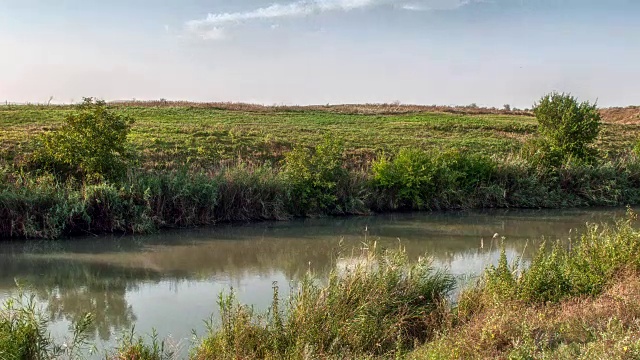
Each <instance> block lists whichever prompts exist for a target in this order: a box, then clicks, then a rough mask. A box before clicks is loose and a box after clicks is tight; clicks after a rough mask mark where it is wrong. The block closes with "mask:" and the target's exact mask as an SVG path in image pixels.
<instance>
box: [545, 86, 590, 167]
mask: <svg viewBox="0 0 640 360" xmlns="http://www.w3.org/2000/svg"><path fill="white" fill-rule="evenodd" d="M533 112H534V114H535V116H536V118H537V119H538V123H539V125H538V132H539V134H540V135H541V137H542V139H543V140H542V142H541V143H539V146H540V147H541V148H542V149H543V151H548V152H551V153H552V154H553V155H552V156H549V157H547V158H546V159H545V161H547V162H548V165H553V166H559V165H560V162H561V161H563V160H566V159H567V158H573V159H576V160H580V161H586V162H591V161H593V160H594V159H595V150H594V149H593V148H591V147H590V145H591V144H592V143H593V142H594V141H595V139H596V137H597V136H598V134H599V132H600V113H599V112H598V109H597V106H596V104H595V103H594V104H590V103H589V102H586V101H585V102H582V103H578V100H577V99H576V98H575V97H573V96H571V95H570V94H564V93H562V94H559V93H555V92H554V93H551V94H548V95H545V96H543V97H542V99H540V101H539V102H538V103H537V104H535V105H534V109H533Z"/></svg>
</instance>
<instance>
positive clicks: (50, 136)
mask: <svg viewBox="0 0 640 360" xmlns="http://www.w3.org/2000/svg"><path fill="white" fill-rule="evenodd" d="M133 123H134V120H133V119H132V118H130V117H128V116H125V115H122V114H119V113H117V112H114V111H111V110H109V109H108V108H107V106H106V103H105V102H104V101H102V100H95V99H93V98H85V99H84V101H83V102H82V104H80V105H79V106H78V107H77V111H76V112H75V113H72V114H69V115H68V116H67V117H66V118H65V122H64V124H63V125H62V127H61V128H60V129H58V130H55V131H53V132H49V133H46V134H44V135H43V136H41V137H40V138H39V139H38V140H37V144H36V151H35V152H34V153H33V155H32V157H31V158H30V159H29V160H28V161H29V164H28V167H29V168H32V169H33V170H34V171H42V170H44V171H47V172H51V173H53V174H55V175H57V176H60V177H62V178H69V177H74V178H77V179H107V180H119V179H121V178H122V177H124V176H125V174H126V172H127V170H128V168H129V166H130V163H131V161H132V159H133V157H134V154H133V152H132V150H131V148H130V145H129V143H128V141H127V136H128V135H129V132H130V131H131V126H132V125H133Z"/></svg>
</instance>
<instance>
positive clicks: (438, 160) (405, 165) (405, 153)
mask: <svg viewBox="0 0 640 360" xmlns="http://www.w3.org/2000/svg"><path fill="white" fill-rule="evenodd" d="M495 169H496V165H495V163H494V162H493V161H492V160H491V159H489V158H488V157H486V156H482V155H476V154H468V153H461V152H458V151H451V152H445V153H441V154H433V153H429V152H425V151H422V150H415V149H402V150H401V151H400V152H399V153H398V154H397V155H396V157H395V158H393V160H389V159H388V158H386V157H383V158H380V159H379V160H377V161H375V162H374V163H373V167H372V171H373V180H372V181H373V184H374V186H375V187H376V188H378V189H381V190H385V191H390V192H392V193H393V197H395V200H394V202H395V203H396V204H395V205H393V206H392V207H398V208H413V209H433V208H443V207H448V206H452V205H453V206H454V207H459V206H462V202H463V201H464V199H465V198H466V197H468V195H469V194H472V193H473V192H474V191H475V190H476V189H477V187H478V186H480V185H481V184H483V183H486V182H488V181H489V180H490V179H491V177H492V176H493V174H494V173H495Z"/></svg>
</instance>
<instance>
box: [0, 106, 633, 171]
mask: <svg viewBox="0 0 640 360" xmlns="http://www.w3.org/2000/svg"><path fill="white" fill-rule="evenodd" d="M116 107H117V109H118V111H120V112H122V113H125V114H128V115H130V116H132V117H133V118H134V119H135V120H136V123H135V125H134V127H133V130H132V133H131V135H130V140H131V141H132V143H133V144H134V145H135V147H136V148H137V149H138V150H139V154H140V156H141V161H142V164H143V166H144V167H146V168H174V167H176V166H182V165H184V164H191V165H195V166H205V167H207V166H212V165H217V164H220V163H221V162H222V163H226V162H229V161H232V162H233V161H242V162H258V163H260V162H265V161H273V160H276V161H278V160H281V159H282V157H283V154H284V153H286V152H288V151H289V150H291V149H292V148H293V147H294V146H313V145H315V144H317V143H319V142H321V141H322V140H323V137H324V136H326V135H329V136H331V137H332V138H336V139H339V140H341V141H342V142H343V143H344V146H345V149H346V152H347V155H348V156H349V157H350V158H351V159H352V164H354V165H355V164H358V163H360V162H362V161H366V160H368V159H370V158H372V157H375V156H377V155H379V154H380V153H382V152H385V153H395V152H396V151H397V150H398V149H399V148H402V147H411V148H420V149H433V148H436V149H467V150H472V151H477V152H481V153H484V154H491V155H493V154H508V153H511V152H514V151H517V150H518V149H519V148H520V147H521V145H522V143H523V141H525V140H526V139H527V138H529V137H531V136H532V135H533V134H534V133H535V131H536V129H537V124H536V120H535V118H533V117H531V116H523V115H502V114H478V115H465V114H452V113H444V112H414V113H403V114H367V115H363V114H349V113H344V112H343V113H336V112H331V111H322V110H318V109H315V108H310V109H305V108H299V109H296V110H278V109H273V108H265V109H261V110H254V111H246V110H221V109H215V108H202V107H188V106H181V107H166V106H164V107H160V106H158V107H148V106H138V107H135V106H116ZM71 111H73V110H71V109H70V108H69V107H55V106H52V107H46V106H0V129H1V130H2V131H0V158H2V159H4V160H5V161H9V162H12V161H14V160H16V159H17V158H20V157H21V156H24V155H25V154H28V153H30V152H31V151H32V145H31V141H32V140H33V139H34V138H35V137H36V136H37V135H39V134H41V133H43V132H45V131H47V130H52V129H55V128H56V127H58V126H59V125H60V124H61V123H62V121H63V119H64V117H65V115H66V114H68V113H69V112H71ZM602 130H603V131H602V133H601V135H600V139H599V141H598V147H599V148H600V149H601V150H602V151H603V152H605V153H609V154H616V153H618V152H621V151H623V150H628V149H629V148H631V147H632V146H633V144H634V143H635V141H637V139H638V138H639V137H640V125H624V124H611V123H605V124H604V126H603V129H602Z"/></svg>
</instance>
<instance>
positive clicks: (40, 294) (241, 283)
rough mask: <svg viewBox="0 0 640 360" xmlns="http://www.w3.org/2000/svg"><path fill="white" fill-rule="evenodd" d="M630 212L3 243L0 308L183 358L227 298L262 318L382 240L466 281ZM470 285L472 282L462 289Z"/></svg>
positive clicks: (510, 213)
mask: <svg viewBox="0 0 640 360" xmlns="http://www.w3.org/2000/svg"><path fill="white" fill-rule="evenodd" d="M624 214H625V209H595V210H594V209H588V210H491V211H465V212H442V213H409V214H393V215H378V216H371V217H351V218H321V219H306V220H294V221H288V222H265V223H253V224H241V225H221V226H215V227H211V228H203V229H196V230H179V231H178V230H177V231H165V232H161V233H159V234H155V235H149V236H100V237H88V238H74V239H67V240H62V241H53V242H51V241H35V242H34V241H25V242H15V241H13V242H0V299H2V298H6V297H8V296H12V295H15V294H16V293H17V291H18V287H17V285H16V283H18V284H20V286H22V287H24V289H25V291H26V292H27V293H29V294H33V295H34V296H35V299H36V301H37V302H38V304H39V306H41V307H42V309H43V311H44V313H45V314H47V316H49V317H50V318H51V319H52V320H53V322H52V324H51V331H52V334H53V335H54V336H55V337H56V338H61V337H66V336H68V335H69V334H68V328H69V325H70V324H71V323H72V322H73V321H76V320H78V319H80V318H81V317H82V316H83V315H84V314H85V313H86V312H91V313H93V315H94V317H95V321H94V324H93V327H92V329H91V330H92V336H93V337H94V341H95V342H96V343H97V344H99V346H98V348H99V350H100V349H101V348H102V347H103V346H107V347H109V346H112V345H113V344H114V343H115V342H117V339H118V338H119V337H120V336H122V334H123V333H124V332H127V331H130V330H131V329H132V327H134V326H135V330H136V332H137V333H139V334H149V333H151V331H152V329H155V330H156V331H157V332H158V335H159V337H160V338H164V339H168V340H167V342H168V344H170V346H173V347H176V348H180V349H182V351H185V350H184V349H186V348H187V347H188V346H189V341H190V339H191V338H192V331H193V330H195V331H196V333H198V334H199V335H204V333H205V322H204V321H205V320H207V319H214V322H215V319H216V311H217V305H216V300H217V298H218V295H219V294H220V292H223V291H229V290H230V289H231V288H233V289H234V290H235V291H236V292H237V295H238V298H239V299H240V301H241V302H243V303H248V304H253V305H255V307H256V308H258V309H264V308H266V307H267V306H268V304H269V302H270V300H271V294H272V286H273V283H274V282H277V283H278V284H279V286H280V287H281V288H282V291H281V293H286V292H287V290H288V289H289V287H290V284H294V283H295V281H296V280H297V279H300V278H301V277H302V276H303V275H304V274H305V273H306V272H307V271H309V270H311V271H314V272H315V273H316V274H317V275H318V276H320V277H322V276H324V275H326V274H327V273H328V272H329V271H330V269H331V268H332V267H333V266H336V264H337V266H344V265H346V264H348V263H349V262H350V259H353V258H354V257H355V256H357V254H359V253H360V251H361V249H362V248H363V247H365V246H371V245H372V244H373V243H374V242H375V243H376V244H377V247H378V248H398V247H399V246H402V247H404V248H405V249H406V251H407V253H408V255H409V256H410V257H411V258H417V257H418V256H424V255H425V254H427V255H428V256H431V257H432V258H433V261H434V264H435V266H437V267H441V268H446V269H448V270H449V271H451V272H452V273H453V274H454V275H456V276H458V277H459V278H460V279H461V280H460V281H461V282H465V281H469V278H470V277H471V278H472V277H473V276H477V275H478V274H480V273H481V271H482V270H483V269H484V268H485V267H486V266H487V265H489V264H492V263H495V262H496V261H497V258H498V256H499V253H500V249H501V244H504V247H505V249H506V251H507V255H508V256H509V257H510V258H512V259H513V258H516V257H520V256H522V258H523V259H524V261H526V260H527V259H530V257H531V256H532V254H534V253H535V251H536V250H537V249H538V248H539V246H540V244H541V243H542V241H543V238H545V239H549V240H556V239H562V240H567V239H569V238H572V239H574V240H575V239H577V238H578V237H579V233H580V232H583V231H584V230H585V224H586V223H588V222H589V223H600V222H609V223H610V222H613V221H614V220H615V219H621V218H624ZM465 279H466V280H465Z"/></svg>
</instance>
